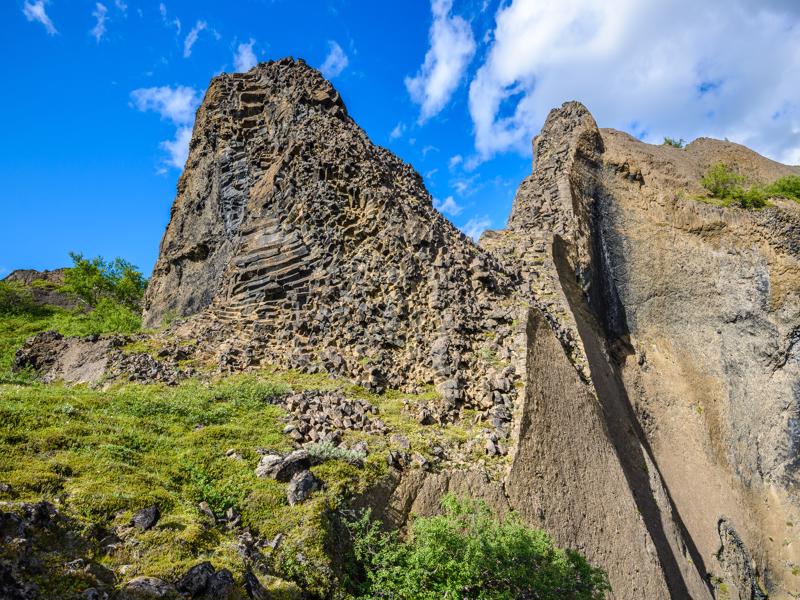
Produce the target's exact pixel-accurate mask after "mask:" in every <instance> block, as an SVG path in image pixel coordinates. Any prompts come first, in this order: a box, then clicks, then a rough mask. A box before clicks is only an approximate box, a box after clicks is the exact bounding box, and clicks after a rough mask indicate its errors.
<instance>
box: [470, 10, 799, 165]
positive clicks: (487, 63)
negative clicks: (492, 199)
mask: <svg viewBox="0 0 800 600" xmlns="http://www.w3.org/2000/svg"><path fill="white" fill-rule="evenodd" d="M797 6H798V5H797V4H796V3H793V2H786V1H783V0H774V1H773V2H760V1H758V0H707V1H706V2H696V0H675V1H674V2H671V3H643V2H639V1H637V0H617V1H615V2H601V1H598V0H562V1H560V2H558V3H555V2H540V1H536V0H512V1H511V2H510V3H505V4H504V5H503V6H502V7H501V8H500V9H499V10H498V12H497V14H496V17H495V28H494V32H493V35H492V39H493V41H492V43H491V45H490V47H489V49H488V52H487V54H486V57H485V59H484V62H483V64H482V65H481V66H480V68H479V69H478V71H477V73H476V75H475V77H474V79H473V81H472V82H471V84H470V91H469V109H470V114H471V117H472V121H473V126H474V131H475V147H476V150H477V151H478V155H479V156H480V157H481V158H483V159H485V158H487V157H489V156H491V155H492V154H494V153H496V152H500V151H505V150H509V149H515V150H518V151H521V152H526V153H527V152H529V151H530V150H529V149H530V140H531V137H532V136H533V135H534V134H535V133H536V132H537V131H538V130H539V128H540V127H541V125H542V123H543V122H544V119H545V117H546V115H547V112H548V111H549V110H550V109H551V108H553V107H555V106H560V105H561V103H562V102H564V101H565V100H572V99H575V100H579V101H581V102H583V103H584V104H586V105H587V107H588V108H589V110H591V111H592V112H593V114H594V116H595V118H596V119H597V121H598V123H599V124H600V125H601V126H605V127H616V128H618V129H624V130H626V131H631V132H633V133H634V134H636V135H638V136H639V137H642V138H643V139H645V140H646V141H651V142H660V141H661V140H662V139H663V137H664V136H670V137H676V138H680V137H683V138H685V139H693V138H695V137H698V136H700V135H709V136H712V137H718V138H723V137H728V138H730V139H731V140H734V141H737V142H740V143H743V144H746V145H748V146H751V147H753V148H755V149H756V150H758V151H759V152H762V153H765V154H767V155H769V156H771V157H773V158H776V159H778V160H790V159H791V158H792V157H795V158H796V157H797V156H798V153H799V151H800V85H797V81H800V36H798V35H797V32H798V30H800V11H798V8H797Z"/></svg>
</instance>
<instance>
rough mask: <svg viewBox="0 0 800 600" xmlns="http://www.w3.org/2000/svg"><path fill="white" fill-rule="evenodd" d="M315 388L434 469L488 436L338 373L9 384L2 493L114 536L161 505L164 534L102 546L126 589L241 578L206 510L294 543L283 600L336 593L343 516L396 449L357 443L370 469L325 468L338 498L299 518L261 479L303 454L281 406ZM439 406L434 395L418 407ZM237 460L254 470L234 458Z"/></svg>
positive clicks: (326, 498) (7, 326)
mask: <svg viewBox="0 0 800 600" xmlns="http://www.w3.org/2000/svg"><path fill="white" fill-rule="evenodd" d="M49 318H50V317H43V319H45V321H44V322H46V323H48V324H49V323H50V321H48V320H47V319H49ZM18 323H20V322H19V321H16V320H14V319H13V318H11V317H6V318H0V327H2V328H3V329H0V331H5V332H8V331H15V330H14V327H15V325H16V324H18ZM22 323H26V324H27V325H26V327H27V329H25V330H24V332H15V334H14V336H10V335H2V336H0V339H3V340H4V342H5V343H6V344H7V346H8V347H9V348H12V347H13V343H12V338H13V339H21V338H23V337H24V335H25V334H27V333H32V332H34V331H35V330H37V329H40V328H41V325H42V322H40V321H35V320H31V319H29V320H27V321H25V320H23V321H22ZM15 336H16V337H15ZM306 389H342V390H343V391H344V392H345V393H346V394H347V395H348V396H350V397H356V398H363V399H367V400H369V401H370V402H371V403H373V404H375V405H376V406H378V407H379V410H380V414H379V417H380V418H381V419H383V420H384V421H385V422H386V423H387V425H389V427H390V428H391V430H392V432H393V433H395V432H397V433H402V434H404V435H406V436H407V437H408V438H409V440H410V445H411V451H412V452H420V453H421V454H424V455H426V456H427V457H428V458H430V457H431V456H430V453H429V450H430V448H431V446H432V445H433V444H439V445H441V446H443V447H445V448H452V447H453V445H454V444H457V443H463V442H465V441H467V440H468V439H470V437H471V436H473V435H477V433H478V432H479V427H477V426H473V425H472V424H471V420H470V417H471V415H466V416H465V419H464V420H463V422H462V423H461V424H458V425H450V426H447V427H439V426H428V427H422V426H420V425H419V424H418V423H417V422H416V421H415V419H414V418H413V416H412V415H410V414H409V413H408V412H407V411H405V410H404V409H403V399H405V398H409V396H408V395H404V394H401V393H399V392H397V391H389V392H386V393H384V394H382V395H380V396H376V395H372V394H370V393H368V392H367V391H366V390H364V389H363V388H360V387H358V386H355V385H351V384H348V383H346V382H343V381H341V380H335V379H331V378H329V377H328V376H326V375H320V374H315V375H309V374H304V373H300V372H297V371H278V370H277V369H265V370H264V371H262V372H260V373H257V374H249V375H235V376H231V377H228V378H225V379H220V380H217V381H213V382H205V383H204V382H201V381H199V380H187V381H185V382H183V383H181V384H180V385H178V386H175V387H167V386H163V385H156V384H147V385H142V384H119V385H114V386H112V387H109V388H108V389H104V390H101V389H90V388H87V387H82V386H75V387H67V386H62V385H42V384H38V383H35V382H33V381H26V382H25V385H20V384H14V383H10V384H9V383H6V384H0V482H2V483H7V484H10V485H11V488H12V491H11V492H10V493H5V494H3V493H0V501H14V502H27V501H39V500H48V501H51V502H54V503H56V504H57V505H58V506H59V510H60V511H61V512H62V513H63V514H65V515H66V516H68V517H69V518H71V519H74V520H75V522H76V523H78V524H79V525H80V527H82V528H85V529H88V528H96V527H100V528H101V529H107V530H111V529H113V528H115V527H120V526H123V527H124V526H125V525H126V524H127V523H129V522H130V519H131V517H132V515H133V514H134V512H135V511H136V510H138V509H141V508H143V507H146V506H149V505H151V504H158V505H159V506H160V507H161V512H162V517H161V520H160V521H159V524H158V525H157V526H156V527H155V528H154V529H152V530H150V531H146V532H139V531H137V530H130V531H128V533H127V534H126V535H125V543H124V544H122V545H120V546H119V548H118V549H117V550H115V551H114V552H113V553H111V554H104V553H102V552H99V551H97V550H96V549H95V550H91V551H90V553H89V557H90V558H91V559H92V560H95V561H97V562H98V563H100V564H102V565H103V566H105V567H107V568H109V569H112V570H114V571H118V570H119V568H120V567H121V566H123V565H130V566H129V567H127V571H126V575H125V577H126V578H128V577H134V576H137V575H148V576H153V577H160V578H163V579H166V580H175V579H177V578H178V577H179V576H180V575H182V574H183V573H184V572H185V571H186V570H187V569H188V568H189V567H191V566H193V565H194V564H196V563H197V562H199V561H201V560H210V561H212V563H213V564H214V566H215V567H216V568H218V569H220V568H228V569H230V570H231V571H232V572H233V573H234V574H235V575H236V576H237V577H241V575H242V571H243V568H244V567H243V562H242V559H241V557H240V556H239V554H238V552H237V550H236V547H237V540H236V536H235V534H234V533H233V532H231V531H228V530H227V529H226V528H225V527H224V526H220V525H218V526H213V524H211V523H210V522H209V520H208V518H207V517H206V516H204V515H203V514H202V512H201V511H200V510H199V509H198V504H199V503H200V502H207V503H208V504H209V505H210V507H211V508H212V510H213V511H214V513H215V514H216V515H217V516H221V515H222V514H223V513H224V512H225V511H226V510H227V509H228V508H232V509H234V510H235V511H236V512H238V513H240V514H241V517H242V523H243V525H245V526H247V527H249V528H250V529H251V530H252V531H253V533H254V535H256V536H257V537H259V538H261V539H264V540H267V541H268V540H271V539H273V538H274V537H275V536H277V535H278V534H283V535H284V536H285V537H284V540H283V542H282V543H281V544H280V546H279V547H278V550H277V551H276V552H275V555H274V556H273V557H272V558H271V565H272V568H273V571H274V573H276V574H277V575H278V576H280V579H273V580H271V584H270V585H272V586H273V587H274V588H275V589H276V590H278V592H276V593H279V594H280V595H278V596H277V597H295V596H296V595H297V593H298V589H299V588H302V589H303V590H304V591H305V592H307V593H310V594H312V595H317V596H325V595H326V594H328V593H329V592H330V590H331V589H332V586H333V585H334V583H335V569H334V562H333V560H334V559H333V558H332V554H334V551H333V550H332V547H331V544H332V541H331V539H330V535H329V526H330V525H329V522H328V519H329V516H330V514H331V511H333V510H334V509H336V508H337V507H338V506H340V505H341V504H342V503H343V502H346V501H347V499H348V498H349V497H351V496H352V495H353V494H359V493H363V492H365V491H367V489H368V488H370V487H371V486H372V485H374V484H375V483H376V482H377V481H379V480H380V479H381V478H383V477H385V476H386V475H387V473H388V466H387V464H386V451H387V450H388V449H389V448H390V446H391V444H392V442H391V441H390V437H391V436H371V435H368V434H364V433H362V432H348V433H347V434H346V435H345V441H346V442H348V443H350V444H352V443H354V442H355V441H357V440H361V439H365V440H366V441H367V443H368V445H369V451H370V452H369V455H368V456H367V457H366V459H365V461H364V465H363V467H360V468H359V467H358V466H356V465H353V464H351V462H350V461H348V460H346V457H344V456H343V457H336V456H333V457H332V458H333V459H332V460H327V461H326V462H324V463H323V464H320V465H317V466H315V467H313V469H312V470H313V471H314V473H315V475H317V477H319V478H320V479H322V480H323V481H324V482H325V490H324V491H323V492H321V493H318V494H315V495H314V496H312V498H311V499H309V500H308V501H306V502H305V503H303V504H300V505H296V506H293V507H290V506H289V505H288V502H287V500H286V486H285V484H281V483H277V482H275V481H273V480H271V479H268V478H265V479H259V478H257V477H256V476H255V472H254V470H255V466H256V464H257V463H258V459H259V456H260V455H259V454H258V452H257V450H258V449H259V448H267V449H271V450H276V451H280V452H284V451H288V450H289V449H290V448H291V441H290V439H289V438H288V436H285V435H284V434H283V433H282V430H283V427H284V422H283V420H282V417H283V416H284V412H283V410H282V408H280V406H279V405H278V404H276V403H275V401H274V400H275V398H276V397H277V396H279V395H282V394H285V393H288V392H289V391H290V390H295V391H300V390H306ZM435 397H436V395H435V392H433V391H428V392H426V393H425V394H422V395H420V396H416V397H410V398H411V400H412V402H415V401H420V400H434V399H435ZM230 449H233V450H235V452H236V453H237V454H238V455H240V456H241V457H242V459H241V460H239V459H236V458H229V457H228V456H226V452H227V451H228V450H230ZM0 546H1V545H0ZM92 553H93V554H92ZM0 554H2V548H1V547H0ZM65 562H67V561H66V560H61V562H60V563H58V561H56V562H55V563H54V567H53V569H54V571H53V572H54V573H56V574H57V573H59V569H61V568H62V566H63V564H64V563H65ZM56 563H58V564H56ZM65 577H66V575H63V574H62V576H59V577H53V578H51V579H47V578H45V579H41V580H40V581H39V584H40V586H41V587H42V589H43V590H44V591H45V592H47V593H49V594H51V595H50V596H48V597H53V598H57V597H59V594H60V593H62V592H60V591H59V590H61V589H62V588H61V587H59V586H63V585H66V583H64V582H67V581H68V579H69V578H68V577H67V578H66V579H65ZM287 581H290V583H287ZM79 584H80V585H84V587H85V582H84V581H83V580H80V581H77V580H76V582H75V583H74V585H75V586H77V587H80V585H79ZM76 589H77V588H76ZM281 590H282V591H281ZM62 591H63V590H62ZM64 593H66V592H64Z"/></svg>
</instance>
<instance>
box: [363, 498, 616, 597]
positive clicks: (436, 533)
mask: <svg viewBox="0 0 800 600" xmlns="http://www.w3.org/2000/svg"><path fill="white" fill-rule="evenodd" d="M442 508H443V510H444V514H443V515H441V516H436V517H430V518H418V519H416V520H415V521H414V523H413V525H412V528H411V531H410V533H409V536H408V539H407V540H405V541H403V540H401V539H400V538H399V537H398V535H397V533H395V532H392V533H384V532H383V531H381V528H380V526H379V524H378V523H376V522H374V521H372V520H371V518H370V515H369V513H365V514H363V515H362V517H361V518H360V519H358V520H355V521H351V522H349V523H348V528H349V530H350V532H351V535H352V537H353V554H354V558H355V561H356V567H355V568H354V571H353V573H352V576H353V579H352V582H351V585H352V586H353V587H354V588H355V589H354V590H353V591H354V593H355V594H356V595H358V596H359V597H360V598H364V599H367V598H370V599H372V598H377V597H383V598H392V599H398V600H400V599H403V600H441V599H442V598H448V599H452V600H459V599H464V600H466V599H467V598H469V599H471V600H515V599H517V598H537V599H539V600H562V599H564V598H570V599H573V600H599V599H602V598H605V594H606V592H607V591H609V589H610V588H609V585H608V580H607V577H606V575H605V573H604V572H603V571H601V570H600V569H596V568H594V567H592V566H590V565H589V564H588V563H587V562H586V560H585V559H584V558H583V557H582V556H580V555H579V554H578V553H577V552H573V551H570V550H566V551H565V550H561V549H559V548H556V547H555V546H554V544H553V542H552V540H551V539H550V537H549V536H548V535H547V534H546V533H544V532H543V531H538V530H534V529H530V528H528V527H526V526H525V525H523V524H522V523H521V522H520V520H519V519H518V518H517V517H516V516H515V515H513V514H511V515H509V516H507V517H506V518H505V520H503V521H499V520H496V519H495V518H493V517H492V515H491V513H490V511H489V509H488V508H487V506H486V505H485V504H484V503H482V502H477V501H471V500H458V499H456V498H455V497H454V496H452V495H448V496H446V497H445V498H444V500H443V501H442Z"/></svg>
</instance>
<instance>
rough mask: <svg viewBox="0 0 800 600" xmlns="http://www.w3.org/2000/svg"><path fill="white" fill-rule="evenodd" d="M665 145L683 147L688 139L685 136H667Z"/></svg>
mask: <svg viewBox="0 0 800 600" xmlns="http://www.w3.org/2000/svg"><path fill="white" fill-rule="evenodd" d="M662 145H663V146H672V147H673V148H683V147H684V146H686V140H684V139H683V138H681V139H679V140H676V139H675V138H671V137H665V138H664V143H663V144H662Z"/></svg>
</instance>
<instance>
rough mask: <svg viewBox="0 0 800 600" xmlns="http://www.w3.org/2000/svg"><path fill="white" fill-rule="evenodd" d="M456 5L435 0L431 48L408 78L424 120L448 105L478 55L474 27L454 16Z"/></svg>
mask: <svg viewBox="0 0 800 600" xmlns="http://www.w3.org/2000/svg"><path fill="white" fill-rule="evenodd" d="M452 4H453V3H452V0H431V12H432V13H433V23H432V24H431V28H430V31H429V33H428V38H429V41H430V48H429V49H428V52H427V53H426V54H425V62H423V63H422V66H421V67H420V70H419V72H418V73H417V74H416V75H415V76H414V77H406V79H405V84H406V89H407V90H408V93H409V94H410V95H411V99H412V100H413V101H414V102H415V103H417V104H419V105H420V107H421V108H420V115H419V121H420V123H424V122H425V121H427V120H428V119H430V118H431V117H433V116H435V115H437V114H439V112H441V110H442V109H443V108H444V107H445V105H446V104H447V102H448V101H449V100H450V97H451V96H452V95H453V92H455V90H456V88H457V87H458V83H459V81H461V78H462V76H463V75H464V71H465V70H466V69H467V67H468V66H469V63H470V61H471V60H472V57H473V55H474V54H475V39H474V38H473V36H472V29H471V28H470V26H469V23H467V22H466V21H465V20H464V19H463V18H461V17H459V16H450V9H451V8H452Z"/></svg>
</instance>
